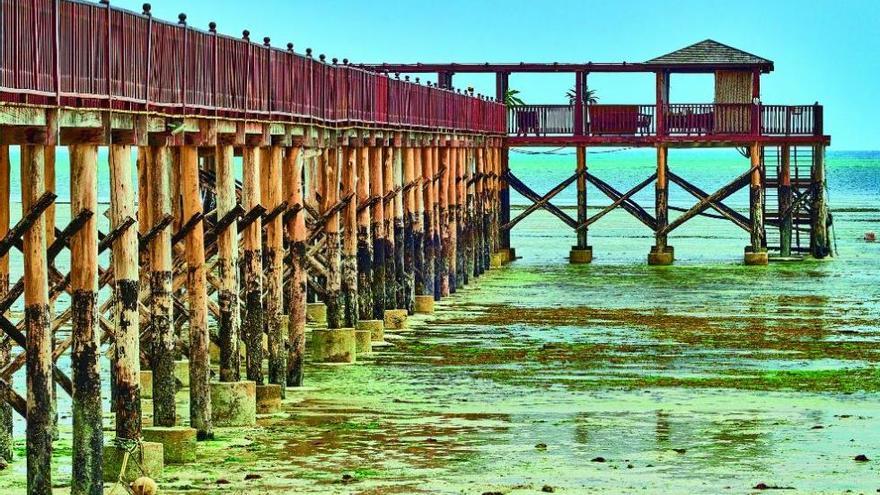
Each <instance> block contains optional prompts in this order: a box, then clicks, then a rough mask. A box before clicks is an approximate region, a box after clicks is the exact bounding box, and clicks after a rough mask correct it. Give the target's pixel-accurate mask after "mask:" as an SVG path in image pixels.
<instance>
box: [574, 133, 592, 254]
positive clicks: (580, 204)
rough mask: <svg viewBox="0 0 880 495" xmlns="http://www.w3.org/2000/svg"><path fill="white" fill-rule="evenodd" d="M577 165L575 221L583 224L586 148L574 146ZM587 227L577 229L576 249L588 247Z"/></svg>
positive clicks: (585, 200)
mask: <svg viewBox="0 0 880 495" xmlns="http://www.w3.org/2000/svg"><path fill="white" fill-rule="evenodd" d="M575 154H576V158H577V165H576V168H575V171H576V172H577V173H578V178H577V223H578V225H583V224H584V223H585V222H586V221H587V148H586V147H585V146H578V147H577V148H576V152H575ZM588 234H589V230H588V227H584V228H582V229H578V230H577V249H588V248H589V241H588Z"/></svg>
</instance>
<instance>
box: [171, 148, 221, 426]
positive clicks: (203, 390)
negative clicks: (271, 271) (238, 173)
mask: <svg viewBox="0 0 880 495" xmlns="http://www.w3.org/2000/svg"><path fill="white" fill-rule="evenodd" d="M179 189H180V195H181V199H182V205H181V213H182V215H183V218H184V219H185V220H184V222H187V223H188V222H190V220H191V219H192V218H197V217H201V216H202V215H203V214H204V212H203V211H202V194H201V188H200V187H199V151H198V149H197V148H196V147H194V146H183V147H181V148H180V186H179ZM185 250H186V265H187V268H186V274H187V275H186V293H187V296H188V300H189V306H188V308H187V309H189V414H190V420H189V421H190V426H191V427H193V428H195V429H196V436H197V438H198V439H199V440H209V439H211V438H213V436H214V433H213V427H212V423H211V389H210V386H209V383H208V382H209V380H210V378H211V357H210V353H209V350H208V345H209V343H210V335H209V333H208V287H207V274H206V268H205V231H204V223H203V222H201V221H199V222H197V223H196V224H195V226H194V227H193V228H192V229H191V230H190V231H189V233H188V234H187V235H186V240H185Z"/></svg>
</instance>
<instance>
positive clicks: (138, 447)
mask: <svg viewBox="0 0 880 495" xmlns="http://www.w3.org/2000/svg"><path fill="white" fill-rule="evenodd" d="M113 443H114V445H115V446H116V447H117V448H119V449H123V450H124V451H125V453H124V454H123V455H122V465H121V466H120V469H119V476H118V477H117V478H116V484H115V485H113V488H112V489H111V490H110V495H113V494H114V493H116V489H117V488H119V487H120V486H121V487H123V489H124V490H125V492H126V493H129V494H131V493H133V492H132V491H131V488H130V487H129V484H128V483H124V480H123V478H124V477H125V471H126V469H127V468H128V461H129V459H130V458H131V456H132V454H134V453H135V452H137V451H140V452H143V445H142V443H141V440H140V439H137V440H130V439H127V438H119V437H116V438H115V439H114V440H113ZM134 462H135V464H136V465H137V468H138V471H140V472H141V474H142V475H144V476H146V474H147V473H146V471H144V466H143V465H142V464H141V461H140V460H138V458H137V456H135V459H134Z"/></svg>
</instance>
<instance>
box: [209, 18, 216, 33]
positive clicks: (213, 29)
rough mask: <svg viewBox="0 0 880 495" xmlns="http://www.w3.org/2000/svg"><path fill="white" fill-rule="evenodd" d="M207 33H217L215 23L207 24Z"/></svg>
mask: <svg viewBox="0 0 880 495" xmlns="http://www.w3.org/2000/svg"><path fill="white" fill-rule="evenodd" d="M208 31H211V32H212V33H216V32H217V23H216V22H214V21H211V22H209V23H208Z"/></svg>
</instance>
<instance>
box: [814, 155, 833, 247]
mask: <svg viewBox="0 0 880 495" xmlns="http://www.w3.org/2000/svg"><path fill="white" fill-rule="evenodd" d="M810 182H811V190H812V196H811V198H810V200H811V201H812V203H813V204H812V205H811V208H810V211H811V217H810V227H811V228H810V253H811V254H812V255H813V257H814V258H820V259H821V258H825V257H827V256H829V255H830V254H831V244H830V238H829V236H828V203H827V201H826V197H825V146H823V145H817V146H813V166H812V168H811V172H810Z"/></svg>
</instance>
